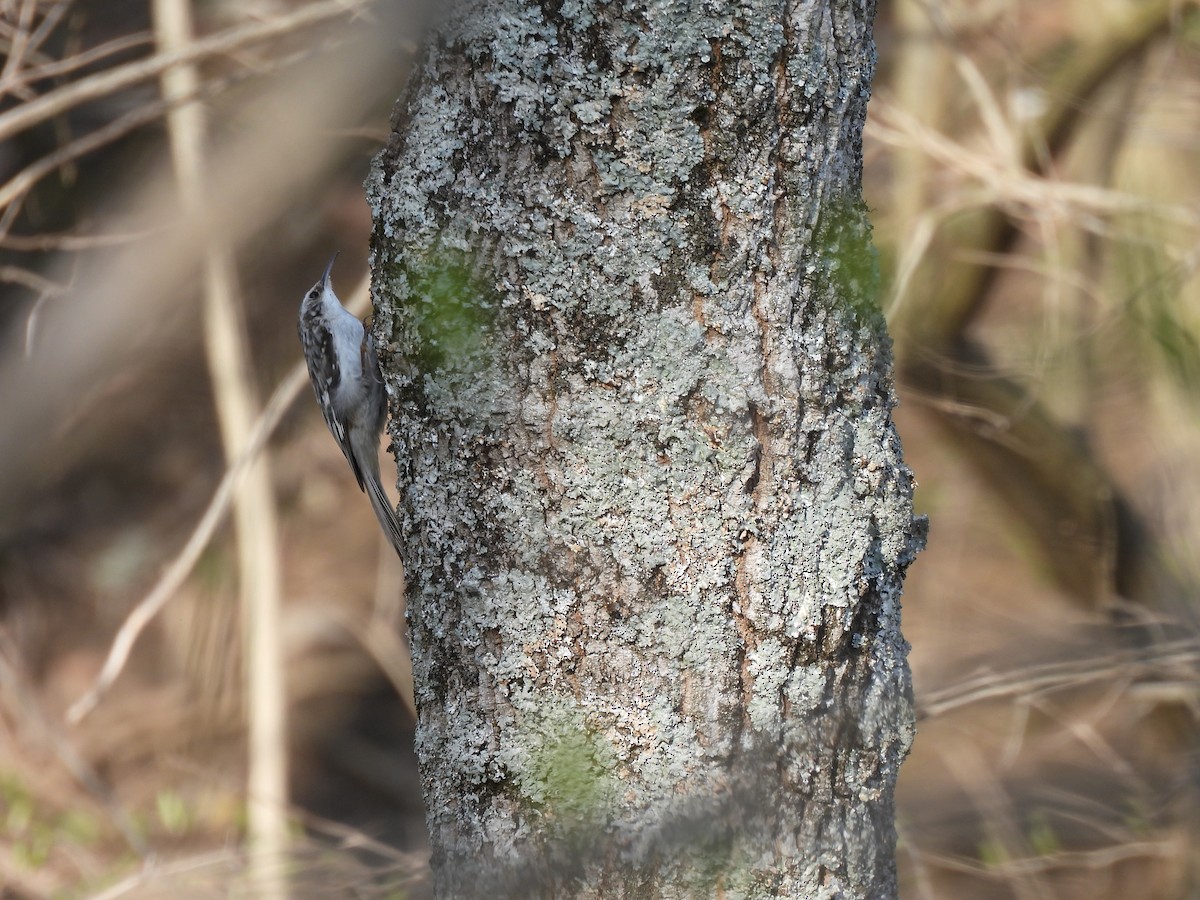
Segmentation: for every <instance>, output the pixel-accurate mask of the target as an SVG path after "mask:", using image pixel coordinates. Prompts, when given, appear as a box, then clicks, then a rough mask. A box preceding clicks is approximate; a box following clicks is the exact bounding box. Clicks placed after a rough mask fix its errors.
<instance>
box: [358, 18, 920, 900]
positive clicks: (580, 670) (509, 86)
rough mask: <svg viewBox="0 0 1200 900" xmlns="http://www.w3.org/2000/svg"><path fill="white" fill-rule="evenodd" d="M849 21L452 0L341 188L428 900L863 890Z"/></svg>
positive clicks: (900, 743) (891, 539)
mask: <svg viewBox="0 0 1200 900" xmlns="http://www.w3.org/2000/svg"><path fill="white" fill-rule="evenodd" d="M873 12H874V3H873V2H854V0H820V2H797V0H792V2H783V0H744V2H741V3H737V4H734V3H728V2H726V0H717V2H701V0H675V2H672V0H658V2H652V0H643V2H624V3H613V2H608V3H606V2H600V0H543V2H540V3H539V2H528V0H486V2H484V0H474V2H463V3H459V4H458V6H457V8H456V10H455V12H454V13H452V14H450V15H449V16H448V17H447V18H446V19H444V20H443V21H442V22H441V23H439V26H438V29H437V32H436V36H435V37H434V38H433V39H432V40H431V42H430V46H429V49H428V52H427V55H426V57H425V58H424V61H423V63H422V64H421V65H420V66H419V67H418V69H417V74H416V75H415V76H414V79H413V82H412V83H411V85H410V89H409V91H408V93H407V95H406V96H405V97H404V98H403V99H402V101H401V104H400V106H399V107H398V113H397V121H396V127H395V131H394V134H393V138H392V141H391V143H390V145H389V146H388V148H387V149H386V150H385V151H384V152H383V153H382V154H381V155H380V157H379V159H378V160H377V164H376V167H375V170H374V172H373V174H372V176H371V179H370V180H369V183H368V192H369V196H370V198H371V201H372V203H373V209H374V215H375V234H374V242H373V243H374V274H375V290H376V297H375V300H376V310H377V312H376V335H377V338H378V339H379V340H380V341H381V342H382V343H383V345H384V351H383V353H382V354H381V355H382V356H383V360H384V367H385V369H386V371H387V379H388V390H389V395H390V400H391V415H392V419H391V435H392V438H393V441H394V446H395V450H396V454H397V460H398V464H399V469H400V491H401V503H400V507H401V510H400V511H401V515H402V519H403V525H404V530H405V540H406V546H405V551H404V552H405V565H406V567H407V573H408V579H409V588H408V590H409V608H410V626H411V634H412V651H413V660H414V675H415V680H416V691H417V703H418V708H419V729H418V735H417V750H418V753H419V757H420V761H421V769H422V779H423V783H424V788H425V798H426V802H427V805H428V809H429V813H428V820H429V828H430V836H431V840H432V844H433V848H434V868H435V875H436V881H437V887H438V892H439V894H440V895H441V896H444V897H461V896H471V895H475V894H479V893H488V894H494V895H504V894H511V895H515V896H546V897H566V896H577V897H600V896H603V897H635V896H636V897H690V896H698V897H706V896H713V895H716V894H717V892H718V891H723V892H724V896H728V897H751V896H754V897H760V896H761V897H771V896H789V897H817V896H821V897H835V896H844V897H871V898H880V897H889V896H894V895H895V891H896V888H895V864H894V841H895V838H894V830H893V823H892V814H893V808H892V795H893V787H894V783H895V779H896V775H897V771H898V767H899V765H900V762H901V760H902V759H903V758H904V755H905V753H906V752H907V749H908V747H909V744H910V741H911V737H912V730H913V718H912V710H911V696H910V693H911V688H910V675H909V670H908V665H907V662H906V651H907V646H906V644H905V643H904V640H903V638H902V637H901V635H900V604H899V597H900V588H901V581H902V578H903V573H904V570H905V568H906V567H907V565H908V564H909V562H910V561H911V559H912V557H913V555H914V554H915V553H916V552H917V550H918V549H919V548H920V545H921V542H922V539H923V538H922V531H923V527H922V524H923V523H922V522H921V521H920V520H914V518H913V515H912V508H911V477H910V473H909V471H908V470H907V469H906V468H905V466H904V464H903V461H902V459H901V453H900V445H899V441H898V439H897V436H896V433H895V429H894V427H893V424H892V419H891V408H892V406H893V405H894V402H895V401H894V396H893V390H892V384H891V376H890V366H891V361H890V351H889V345H888V341H887V337H886V334H885V331H884V327H883V324H882V320H881V317H880V316H879V314H878V313H877V311H876V309H875V307H874V305H873V302H874V295H875V291H876V279H877V275H876V267H875V261H874V257H873V254H872V251H871V248H870V242H869V236H870V235H869V226H868V224H867V221H866V217H865V210H864V208H863V205H862V201H861V194H860V177H861V145H860V137H861V131H862V126H863V120H864V117H865V114H866V103H867V97H868V93H869V81H870V75H871V70H872V65H873V61H874V48H873V44H872V40H871V30H870V28H871V17H872V15H873Z"/></svg>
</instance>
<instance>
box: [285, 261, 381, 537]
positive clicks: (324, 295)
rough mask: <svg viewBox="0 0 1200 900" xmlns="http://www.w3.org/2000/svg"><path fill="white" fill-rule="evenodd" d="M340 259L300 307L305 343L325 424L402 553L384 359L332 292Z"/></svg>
mask: <svg viewBox="0 0 1200 900" xmlns="http://www.w3.org/2000/svg"><path fill="white" fill-rule="evenodd" d="M335 259H337V254H336V253H335V254H333V258H332V259H330V260H329V265H327V266H326V267H325V274H324V275H322V276H321V280H320V281H318V282H317V283H316V284H314V285H313V286H312V288H311V289H310V290H309V292H308V293H307V294H305V295H304V301H303V302H302V303H301V304H300V344H301V345H302V346H303V347H304V359H305V361H306V362H307V363H308V377H309V379H310V380H311V381H312V386H313V392H314V393H315V394H316V395H317V404H318V405H319V406H320V407H321V412H322V413H323V414H324V416H325V424H326V425H328V426H329V430H330V431H331V432H332V433H333V437H334V439H335V440H336V441H337V442H338V446H339V447H341V448H342V453H343V454H344V455H345V457H346V462H348V463H350V468H351V469H352V470H353V472H354V477H355V478H356V479H358V486H359V488H360V489H361V490H363V491H365V492H366V494H367V496H368V497H369V498H370V500H371V508H372V509H374V510H375V518H377V519H378V520H379V524H380V526H382V528H383V530H384V533H385V534H387V536H388V538H389V539H390V540H391V542H392V546H393V547H395V548H396V553H399V552H400V523H399V522H398V521H397V520H396V513H395V510H394V509H393V508H392V504H391V503H390V502H389V501H388V498H387V494H385V493H384V492H383V485H382V484H381V483H380V481H379V432H380V431H382V430H383V426H384V423H385V422H386V420H387V404H386V403H385V401H384V393H383V376H382V375H381V374H380V371H379V357H378V356H377V355H376V352H375V341H374V339H373V338H372V337H371V332H370V330H368V329H366V328H363V323H362V322H360V321H359V320H358V319H357V318H355V317H354V316H353V315H351V314H350V313H349V312H347V311H346V309H345V307H343V306H342V303H341V301H340V300H338V298H337V295H336V294H335V293H334V292H333V285H332V284H331V283H330V281H329V273H330V272H331V271H332V269H333V262H334V260H335Z"/></svg>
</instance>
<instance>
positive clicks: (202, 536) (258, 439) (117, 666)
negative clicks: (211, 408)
mask: <svg viewBox="0 0 1200 900" xmlns="http://www.w3.org/2000/svg"><path fill="white" fill-rule="evenodd" d="M307 381H308V373H307V372H306V370H305V367H304V364H303V363H300V364H298V365H296V366H293V367H292V369H291V370H290V371H289V372H288V373H287V375H286V376H284V379H283V381H281V382H280V384H279V386H278V387H277V388H276V389H275V393H273V394H272V395H271V399H270V401H269V402H268V403H267V405H266V408H265V409H264V410H263V413H262V415H261V416H260V417H259V419H258V421H257V422H256V423H255V426H254V431H253V432H252V433H251V435H250V440H249V441H248V442H247V444H246V447H245V449H244V450H243V451H242V455H241V456H239V457H238V458H237V460H236V461H234V462H233V464H232V465H230V466H229V468H228V469H226V471H225V475H224V476H223V477H222V478H221V481H220V483H219V484H218V485H217V489H216V492H215V493H214V494H213V496H212V499H211V500H209V502H208V507H207V508H206V509H205V510H204V515H202V516H201V517H200V520H199V521H198V522H197V523H196V527H195V528H193V529H192V534H191V536H190V537H189V538H188V539H187V542H186V543H185V544H184V545H183V548H182V549H181V550H180V552H179V554H178V555H177V556H176V557H175V559H173V560H172V561H171V564H170V565H169V566H168V567H167V569H166V570H165V571H164V572H163V574H162V577H161V578H159V580H158V581H157V582H156V583H155V585H154V587H153V588H151V590H150V592H149V593H148V594H147V595H146V596H145V597H144V598H142V600H141V601H140V602H139V603H138V604H137V606H135V607H134V608H133V611H132V612H131V613H130V614H129V615H128V617H126V619H125V621H124V623H123V624H122V625H121V628H120V629H119V630H118V631H117V635H116V637H115V638H114V639H113V644H112V647H111V648H110V649H109V651H108V657H107V658H106V659H105V661H104V666H103V668H101V670H100V674H99V675H97V676H96V680H95V681H94V682H93V684H92V686H91V687H90V688H89V689H88V691H87V693H85V694H84V695H83V696H82V697H80V698H79V699H78V700H76V701H75V703H73V704H72V705H71V707H70V709H68V710H67V721H68V722H71V723H77V722H79V721H80V720H81V719H83V717H84V716H86V715H88V714H89V713H90V712H91V711H92V710H93V709H95V708H96V704H97V703H99V702H100V700H101V699H102V698H103V697H104V695H105V694H106V693H108V691H109V689H110V688H111V687H112V685H113V683H114V682H115V681H116V680H117V678H118V677H119V676H120V674H121V672H122V670H124V668H125V663H126V662H128V660H129V653H130V651H131V650H132V649H133V645H134V644H135V643H136V642H137V639H138V636H139V635H140V634H141V633H142V631H143V630H144V629H145V627H146V626H147V625H148V624H150V621H151V620H152V619H153V618H154V617H155V616H156V615H158V613H159V612H161V611H162V608H163V607H164V606H166V604H167V601H168V600H170V599H171V598H172V597H173V596H174V595H175V592H176V591H178V590H179V588H180V586H181V585H182V584H183V582H184V580H185V579H186V578H187V577H188V575H190V574H191V571H192V569H193V568H195V565H196V562H197V560H199V559H200V554H201V553H203V552H204V548H205V547H207V546H208V543H209V541H211V540H212V536H213V534H215V533H216V530H217V526H218V525H220V524H221V522H222V520H223V519H224V517H225V513H226V512H228V511H229V504H230V501H231V500H232V499H233V495H234V492H235V491H236V490H237V488H238V487H239V485H240V484H241V481H242V478H243V477H244V476H245V474H246V471H247V469H249V467H250V464H251V463H252V462H253V461H254V459H255V458H256V457H257V455H258V452H259V451H260V450H261V449H262V447H263V446H265V445H266V442H267V439H268V438H270V436H271V433H272V432H273V431H274V430H275V428H276V426H277V425H278V424H279V420H280V419H282V418H283V414H284V413H285V412H287V410H288V407H289V406H291V404H292V401H293V400H295V399H296V396H297V395H298V394H299V393H300V391H301V389H302V388H303V387H304V385H305V384H306V383H307Z"/></svg>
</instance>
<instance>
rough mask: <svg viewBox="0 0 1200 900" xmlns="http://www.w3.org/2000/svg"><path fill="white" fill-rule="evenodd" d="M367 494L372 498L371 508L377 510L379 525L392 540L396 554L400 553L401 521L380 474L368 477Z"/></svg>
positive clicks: (376, 516) (376, 515)
mask: <svg viewBox="0 0 1200 900" xmlns="http://www.w3.org/2000/svg"><path fill="white" fill-rule="evenodd" d="M366 487H367V496H368V497H370V498H371V508H372V509H373V510H375V518H376V519H378V520H379V527H380V528H382V529H383V533H384V534H386V535H387V536H388V539H389V540H390V541H391V542H392V547H394V548H395V550H396V555H397V556H399V555H400V522H399V521H398V520H397V519H396V511H395V509H393V508H392V502H391V501H390V500H389V499H388V496H387V494H385V493H384V492H383V485H382V484H380V482H379V476H378V475H374V476H369V477H368V478H367V479H366Z"/></svg>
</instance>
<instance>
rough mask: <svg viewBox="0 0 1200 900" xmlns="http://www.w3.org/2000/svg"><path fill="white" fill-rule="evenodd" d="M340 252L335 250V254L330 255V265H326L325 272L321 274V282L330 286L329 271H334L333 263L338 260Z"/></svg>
mask: <svg viewBox="0 0 1200 900" xmlns="http://www.w3.org/2000/svg"><path fill="white" fill-rule="evenodd" d="M339 252H340V251H338V250H334V251H333V256H331V257H329V265H327V266H326V267H325V274H324V275H322V276H321V284H322V285H324V286H325V287H329V273H330V272H332V271H333V264H334V263H335V262H336V261H337V258H338V253H339Z"/></svg>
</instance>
